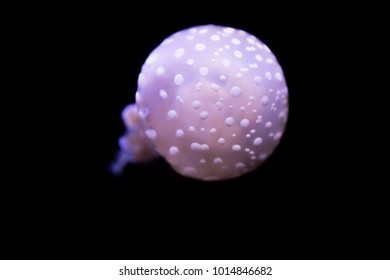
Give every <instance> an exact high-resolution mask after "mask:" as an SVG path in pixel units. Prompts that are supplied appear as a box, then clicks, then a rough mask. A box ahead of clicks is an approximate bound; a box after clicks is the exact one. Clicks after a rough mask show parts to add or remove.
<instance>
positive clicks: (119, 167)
mask: <svg viewBox="0 0 390 280" xmlns="http://www.w3.org/2000/svg"><path fill="white" fill-rule="evenodd" d="M122 120H123V123H124V124H125V126H126V133H125V134H124V135H123V136H121V137H120V138H119V141H118V144H119V147H120V151H119V152H118V153H117V156H116V161H115V162H113V163H112V164H111V166H110V169H111V172H112V173H114V174H116V175H119V174H121V173H122V171H123V169H124V167H125V166H126V165H127V164H129V163H142V162H148V161H151V160H153V159H155V158H157V157H158V156H159V154H158V153H157V151H156V150H155V148H154V146H153V145H152V143H151V142H150V141H149V140H148V139H147V136H146V135H145V132H144V130H143V128H142V127H141V125H140V122H139V117H138V112H137V106H136V104H130V105H128V106H126V107H125V108H124V109H123V111H122Z"/></svg>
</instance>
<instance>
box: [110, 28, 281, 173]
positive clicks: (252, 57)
mask: <svg viewBox="0 0 390 280" xmlns="http://www.w3.org/2000/svg"><path fill="white" fill-rule="evenodd" d="M135 101H136V104H130V105H128V106H126V107H125V109H124V110H123V112H122V119H123V122H124V124H125V126H126V133H125V135H124V136H122V137H121V138H120V139H119V146H120V151H119V153H118V156H117V160H116V162H114V164H113V165H112V171H113V172H114V173H115V174H119V173H121V172H122V170H123V168H124V166H125V165H126V164H128V163H138V162H147V161H150V160H152V159H154V158H156V157H158V156H162V157H163V158H164V159H165V160H166V161H167V162H168V163H169V164H170V166H171V167H172V168H173V169H174V170H175V171H176V172H177V173H179V174H181V175H183V176H187V177H191V178H194V179H199V180H206V181H214V180H227V179H232V178H236V177H239V176H241V175H243V174H246V173H248V172H251V171H254V170H255V169H257V168H258V167H259V166H260V165H261V164H263V163H264V162H265V161H266V159H267V158H269V156H270V155H271V154H272V153H273V151H274V150H275V148H276V147H277V145H278V144H279V142H280V140H281V138H282V136H283V133H284V130H285V126H286V123H287V117H288V88H287V84H286V81H285V77H284V73H283V71H282V68H281V66H280V64H279V63H278V61H277V59H276V57H275V55H274V54H273V53H272V51H271V50H270V49H269V48H268V47H267V46H266V45H265V44H264V43H263V42H262V41H260V40H259V39H258V38H256V37H255V36H253V35H251V34H249V33H247V32H246V31H243V30H240V29H235V28H232V27H225V26H218V25H202V26H195V27H191V28H188V29H185V30H181V31H178V32H176V33H174V34H173V35H171V36H169V37H168V38H166V39H165V40H164V41H163V42H162V43H161V44H160V45H159V46H158V47H157V48H155V49H154V50H153V51H152V52H151V53H150V55H149V56H148V57H147V59H146V61H145V63H144V64H143V66H142V69H141V73H140V74H139V76H138V88H137V91H136V93H135Z"/></svg>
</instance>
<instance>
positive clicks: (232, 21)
mask: <svg viewBox="0 0 390 280" xmlns="http://www.w3.org/2000/svg"><path fill="white" fill-rule="evenodd" d="M266 4H267V5H266ZM268 4H269V3H266V2H262V1H237V2H231V3H225V2H223V1H220V3H218V4H212V3H210V2H195V1H190V2H188V1H186V2H185V1H182V2H177V3H175V4H173V3H171V2H169V3H166V2H165V1H164V3H160V4H154V3H137V4H134V6H131V5H129V6H127V7H108V6H98V7H96V6H94V7H87V8H85V7H83V8H81V7H72V8H71V9H66V12H65V11H62V10H61V8H58V9H55V11H52V13H49V14H48V17H45V18H44V19H42V18H39V17H37V18H35V20H36V21H38V22H39V23H38V25H37V26H38V27H37V28H35V27H34V28H32V30H31V31H33V32H32V33H33V35H32V36H31V38H32V39H33V41H36V42H37V44H38V46H39V47H38V49H40V51H41V53H42V56H39V58H38V60H39V59H40V58H42V59H43V57H45V58H44V60H45V62H47V63H48V64H47V65H48V66H47V69H45V73H47V74H45V79H43V82H44V83H46V86H45V88H46V90H48V93H47V94H42V95H41V94H37V95H36V97H34V98H33V99H31V100H33V101H34V106H33V107H34V110H32V111H33V113H32V115H34V117H35V116H37V118H34V117H33V116H26V117H24V118H23V121H24V122H25V123H27V125H24V128H23V134H24V136H25V137H28V138H29V139H31V140H29V142H28V145H26V142H23V145H22V146H19V149H18V156H17V158H18V160H17V165H15V164H11V168H10V170H12V172H10V173H9V174H8V175H11V177H12V180H11V183H9V182H8V183H7V184H6V187H4V188H3V191H2V194H3V195H2V199H3V203H2V207H3V208H4V209H3V213H4V215H3V224H4V226H3V234H4V239H3V240H4V244H3V248H2V249H1V250H0V252H1V253H0V256H1V257H2V258H5V259H378V258H389V255H388V252H389V250H388V230H386V224H388V203H389V200H388V197H389V187H390V178H389V170H388V169H389V168H388V167H389V164H388V158H389V154H388V148H387V145H388V143H389V142H388V136H386V134H387V133H388V132H387V131H388V128H389V126H388V124H387V123H386V121H387V120H388V113H387V112H386V106H387V103H386V98H385V96H384V95H386V94H388V93H386V89H385V88H380V89H376V86H377V85H378V84H379V83H381V82H382V81H383V80H382V77H381V73H382V71H380V70H379V68H377V67H375V66H373V65H371V62H375V61H380V58H381V57H380V56H379V55H378V52H377V51H378V50H379V49H378V48H376V44H378V43H379V42H378V41H377V39H378V38H379V40H381V39H382V38H383V37H384V34H385V33H381V29H380V28H379V27H380V26H382V25H381V22H380V21H378V20H376V21H372V20H371V17H372V16H374V17H375V19H378V18H379V19H381V17H380V16H379V15H378V17H376V13H371V12H370V11H368V10H367V9H365V7H361V6H358V5H357V4H355V5H354V6H346V7H345V8H344V7H334V6H332V7H330V6H323V5H317V6H314V5H312V6H310V5H305V6H296V5H294V6H292V5H290V6H286V5H285V4H282V3H276V4H274V5H268ZM68 10H69V12H68ZM210 23H211V24H218V25H225V26H231V27H235V28H239V29H243V30H245V31H247V32H249V33H251V34H253V35H255V36H256V37H258V38H260V39H261V40H262V41H263V42H264V43H266V44H267V45H268V46H269V47H270V49H271V50H272V51H273V52H274V54H275V55H276V57H277V58H278V60H279V62H280V64H281V66H282V67H283V69H284V73H285V76H286V80H287V84H288V87H289V101H290V115H289V120H288V125H287V129H286V132H285V135H284V137H283V138H282V141H281V143H280V145H279V147H278V148H277V150H276V151H275V153H274V154H273V155H272V157H271V158H270V159H269V160H268V161H267V162H266V163H265V164H264V165H263V166H262V167H260V168H259V169H258V170H256V171H255V172H252V173H250V174H248V175H245V176H242V177H240V178H238V179H234V180H229V181H222V182H202V181H197V180H192V179H188V178H184V177H181V176H180V175H178V174H176V173H175V172H174V171H173V170H172V169H171V168H170V167H169V165H168V164H167V163H165V162H164V161H163V160H162V159H160V160H157V161H155V162H153V163H151V164H149V165H147V166H128V167H127V168H126V169H125V172H124V174H123V175H122V176H120V177H114V176H112V175H111V174H110V173H109V172H108V164H109V163H110V161H112V160H113V159H114V155H115V152H116V151H117V149H118V147H117V139H118V137H119V136H120V135H122V134H123V132H124V127H123V124H122V122H121V118H120V113H121V110H122V109H123V107H124V106H126V105H127V104H128V103H132V102H134V93H135V91H136V87H137V84H136V82H137V76H138V73H139V71H140V68H141V66H142V64H143V62H144V60H145V59H146V57H147V56H148V54H149V53H150V52H151V51H152V50H153V49H154V48H155V47H157V45H158V44H159V43H160V42H161V41H162V40H163V39H164V38H166V37H167V36H169V35H171V34H172V33H174V32H176V31H179V30H181V29H185V28H188V27H190V26H195V25H202V24H210ZM25 26H28V24H25ZM37 30H38V31H40V32H37ZM34 32H37V33H34ZM38 33H39V34H40V35H39V36H38V35H37V36H36V34H38ZM41 46H42V48H41ZM373 46H374V48H373ZM42 49H43V51H42ZM46 60H47V61H46ZM35 74H36V73H35ZM38 76H40V77H41V74H38ZM36 90H38V91H39V87H37V88H36ZM35 104H36V105H35ZM28 105H29V107H31V106H30V104H28ZM30 117H31V119H34V122H33V125H31V123H32V121H30V122H29V121H28V120H30ZM19 123H20V122H19ZM28 124H30V125H28ZM19 125H20V124H19ZM19 155H20V156H19ZM22 159H23V160H22ZM12 166H13V167H12ZM7 172H8V171H6V173H7Z"/></svg>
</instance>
